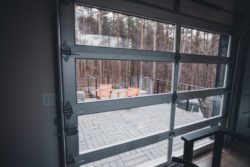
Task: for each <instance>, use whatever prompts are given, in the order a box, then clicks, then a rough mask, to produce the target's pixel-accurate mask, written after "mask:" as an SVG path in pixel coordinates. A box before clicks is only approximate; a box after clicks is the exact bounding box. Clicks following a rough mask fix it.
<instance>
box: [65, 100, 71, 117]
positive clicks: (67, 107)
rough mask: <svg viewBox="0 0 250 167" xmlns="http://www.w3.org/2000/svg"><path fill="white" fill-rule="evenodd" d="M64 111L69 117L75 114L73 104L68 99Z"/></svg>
mask: <svg viewBox="0 0 250 167" xmlns="http://www.w3.org/2000/svg"><path fill="white" fill-rule="evenodd" d="M63 113H64V116H65V117H66V118H67V119H69V118H70V117H71V116H72V115H73V109H72V105H71V104H70V102H69V101H67V102H66V104H65V105H64V108H63Z"/></svg>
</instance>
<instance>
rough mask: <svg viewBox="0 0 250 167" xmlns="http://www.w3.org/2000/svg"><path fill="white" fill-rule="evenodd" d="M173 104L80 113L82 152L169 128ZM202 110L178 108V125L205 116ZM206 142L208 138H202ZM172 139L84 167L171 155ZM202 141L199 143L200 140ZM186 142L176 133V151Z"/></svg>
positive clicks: (129, 163)
mask: <svg viewBox="0 0 250 167" xmlns="http://www.w3.org/2000/svg"><path fill="white" fill-rule="evenodd" d="M169 118H170V104H158V105H152V106H145V107H139V108H134V109H126V110H118V111H112V112H105V113H98V114H90V115H84V116H79V117H78V123H79V147H80V148H79V150H80V154H83V153H84V152H89V151H91V150H92V149H96V148H99V147H103V146H108V145H112V144H116V143H118V142H123V141H128V140H133V139H135V138H138V137H143V136H147V135H150V134H152V133H157V132H161V131H166V130H168V129H169V121H170V120H169ZM204 119H205V118H203V116H202V113H201V112H188V111H185V110H183V109H180V108H177V109H176V121H175V126H182V125H185V124H189V123H193V122H197V121H200V120H204ZM201 142H204V141H201ZM167 143H168V140H164V141H161V142H158V143H155V144H152V145H148V146H146V147H142V148H139V149H135V150H132V151H128V152H125V153H122V154H119V155H115V156H112V157H110V158H106V159H103V160H99V161H96V162H92V163H89V164H86V165H83V166H82V167H93V166H95V167H106V166H107V167H115V166H117V167H123V166H124V167H131V166H138V165H140V164H143V166H145V164H147V162H150V161H152V160H157V159H159V158H163V159H164V158H165V160H166V156H167V145H168V144H167ZM196 144H199V143H196ZM182 148H183V142H182V141H181V140H180V138H178V137H176V138H175V140H174V148H173V153H176V152H181V150H182ZM146 166H147V165H146Z"/></svg>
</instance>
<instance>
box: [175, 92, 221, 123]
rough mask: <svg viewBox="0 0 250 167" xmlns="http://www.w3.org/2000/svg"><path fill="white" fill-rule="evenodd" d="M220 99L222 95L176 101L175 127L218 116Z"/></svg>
mask: <svg viewBox="0 0 250 167" xmlns="http://www.w3.org/2000/svg"><path fill="white" fill-rule="evenodd" d="M221 101H222V95H217V96H211V97H204V98H195V99H187V100H180V101H178V102H177V107H176V120H175V127H178V126H184V125H186V124H191V123H195V122H198V121H204V120H206V119H208V118H211V117H214V116H219V115H220V114H221V113H220V111H221Z"/></svg>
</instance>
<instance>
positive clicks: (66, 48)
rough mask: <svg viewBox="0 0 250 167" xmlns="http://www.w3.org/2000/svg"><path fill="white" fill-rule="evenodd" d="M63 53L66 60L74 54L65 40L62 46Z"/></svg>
mask: <svg viewBox="0 0 250 167" xmlns="http://www.w3.org/2000/svg"><path fill="white" fill-rule="evenodd" d="M61 54H62V57H63V59H64V61H66V62H67V61H68V60H69V57H70V56H71V55H72V52H71V48H70V46H69V45H68V44H67V42H66V41H63V44H62V46H61Z"/></svg>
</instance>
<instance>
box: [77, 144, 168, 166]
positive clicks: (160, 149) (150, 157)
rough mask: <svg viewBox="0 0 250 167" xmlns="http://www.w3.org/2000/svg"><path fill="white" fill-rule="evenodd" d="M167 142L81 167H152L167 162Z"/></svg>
mask: <svg viewBox="0 0 250 167" xmlns="http://www.w3.org/2000/svg"><path fill="white" fill-rule="evenodd" d="M167 152H168V140H163V141H161V142H157V143H154V144H150V145H148V146H145V147H142V148H138V149H134V150H131V151H128V152H124V153H122V154H118V155H115V156H112V157H109V158H105V159H102V160H99V161H95V162H91V163H88V164H86V165H82V166H81V167H153V166H158V165H161V164H163V163H165V162H167Z"/></svg>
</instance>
